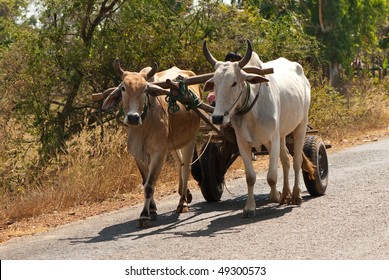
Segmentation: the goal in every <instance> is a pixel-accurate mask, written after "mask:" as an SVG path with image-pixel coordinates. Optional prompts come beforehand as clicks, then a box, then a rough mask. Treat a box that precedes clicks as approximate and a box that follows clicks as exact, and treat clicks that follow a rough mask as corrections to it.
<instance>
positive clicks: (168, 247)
mask: <svg viewBox="0 0 389 280" xmlns="http://www.w3.org/2000/svg"><path fill="white" fill-rule="evenodd" d="M329 164H330V167H329V170H330V181H329V186H328V188H327V192H326V195H324V196H322V197H318V198H312V197H310V196H309V194H308V193H307V192H306V190H305V186H304V185H302V189H303V190H304V192H303V199H304V201H303V203H302V204H301V205H300V206H289V205H283V206H279V205H277V204H274V203H270V202H269V201H268V198H267V197H268V196H267V194H268V192H269V187H268V186H267V184H266V179H265V178H266V174H265V173H264V172H260V173H259V174H258V177H257V182H256V185H255V193H256V194H257V195H256V200H257V215H256V217H255V218H249V219H243V218H241V213H242V209H243V207H244V203H245V199H246V186H245V179H244V178H240V179H237V180H234V181H229V182H227V188H228V190H225V192H224V194H223V197H222V201H221V202H220V203H205V202H204V200H203V198H202V196H201V193H200V192H199V191H197V190H195V191H193V197H194V199H193V202H192V203H191V206H190V212H189V213H186V214H181V215H180V216H178V215H176V214H175V213H174V210H175V208H176V205H177V203H178V195H177V194H175V195H172V196H170V197H165V198H163V199H162V200H160V201H157V206H158V210H159V211H158V212H159V219H158V220H157V221H155V222H154V224H153V227H151V228H148V229H137V228H136V227H135V224H136V219H137V217H138V215H139V213H140V211H141V208H142V206H141V205H137V206H135V207H130V208H126V209H121V210H118V211H115V212H112V213H107V214H103V215H100V216H96V217H92V218H88V219H86V220H83V221H79V222H74V223H71V224H68V225H65V226H61V227H59V228H56V229H54V230H51V231H48V232H45V233H40V234H36V235H34V236H27V237H20V238H14V239H12V240H10V241H8V242H6V243H4V244H1V245H0V259H3V260H4V259H138V260H142V259H154V260H155V259H164V260H170V259H189V260H198V259H205V260H210V259H263V260H274V259H276V260H290V259H297V260H305V259H316V260H322V259H326V260H328V259H335V260H336V259H374V260H377V259H386V260H387V259H389V139H388V138H384V139H381V140H378V141H377V142H372V143H368V144H364V145H361V146H356V147H352V148H349V149H346V150H343V151H339V152H332V153H329ZM281 173H282V172H279V174H280V176H279V177H280V179H279V183H278V188H279V189H281V186H282V181H281ZM292 182H293V181H292ZM301 182H302V184H303V180H302V178H301Z"/></svg>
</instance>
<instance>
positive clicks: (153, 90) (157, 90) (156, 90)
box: [146, 83, 170, 96]
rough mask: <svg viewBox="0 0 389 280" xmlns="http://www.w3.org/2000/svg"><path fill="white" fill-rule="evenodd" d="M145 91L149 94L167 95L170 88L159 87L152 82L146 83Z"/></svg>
mask: <svg viewBox="0 0 389 280" xmlns="http://www.w3.org/2000/svg"><path fill="white" fill-rule="evenodd" d="M146 93H148V94H150V95H151V96H158V95H167V94H169V93H170V90H168V89H164V88H161V87H160V86H157V85H154V84H152V83H147V89H146Z"/></svg>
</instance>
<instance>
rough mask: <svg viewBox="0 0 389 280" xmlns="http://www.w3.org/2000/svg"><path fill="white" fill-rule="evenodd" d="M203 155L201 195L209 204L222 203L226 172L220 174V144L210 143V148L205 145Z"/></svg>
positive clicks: (201, 161)
mask: <svg viewBox="0 0 389 280" xmlns="http://www.w3.org/2000/svg"><path fill="white" fill-rule="evenodd" d="M205 148H206V150H205V152H204V153H203V151H204V149H205ZM201 153H203V155H202V156H201V158H200V165H201V171H202V180H201V182H200V183H199V186H200V189H201V193H202V194H203V197H204V199H205V200H206V201H208V202H217V201H220V198H221V197H222V194H223V186H224V172H220V170H221V166H220V163H221V161H220V160H219V158H220V144H219V143H215V142H209V143H208V146H207V144H204V145H203V147H202V149H201Z"/></svg>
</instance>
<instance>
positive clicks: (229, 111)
mask: <svg viewBox="0 0 389 280" xmlns="http://www.w3.org/2000/svg"><path fill="white" fill-rule="evenodd" d="M246 86H247V99H246V102H245V104H247V102H248V100H249V98H250V86H249V83H246ZM243 92H244V91H243V90H242V91H241V92H240V94H239V96H238V97H237V98H236V100H235V102H234V103H233V104H232V106H231V107H230V109H229V110H227V111H226V112H225V113H224V115H223V116H224V117H226V116H228V115H229V114H230V113H231V111H232V109H233V108H234V107H235V105H236V103H237V102H238V101H239V99H240V97H241V96H242V94H243ZM239 111H240V110H239Z"/></svg>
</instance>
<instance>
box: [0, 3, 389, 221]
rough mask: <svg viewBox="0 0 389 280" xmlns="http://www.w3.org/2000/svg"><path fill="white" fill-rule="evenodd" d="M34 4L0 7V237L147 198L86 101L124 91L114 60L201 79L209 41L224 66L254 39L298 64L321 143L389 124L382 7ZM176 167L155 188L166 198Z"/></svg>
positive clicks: (114, 136)
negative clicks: (188, 72) (0, 232)
mask: <svg viewBox="0 0 389 280" xmlns="http://www.w3.org/2000/svg"><path fill="white" fill-rule="evenodd" d="M28 2H31V1H23V0H6V1H0V69H1V71H0V228H6V227H7V226H8V225H10V224H12V223H15V222H17V221H21V220H23V219H28V218H31V217H37V216H39V215H42V214H46V213H53V212H56V211H64V210H65V211H66V210H68V209H72V208H73V207H77V206H80V205H90V204H94V203H102V202H104V201H109V200H120V199H123V197H127V198H129V199H131V198H134V200H135V199H136V198H137V197H139V196H140V195H141V186H140V183H141V179H140V175H139V173H138V171H137V168H136V165H135V163H134V161H133V160H132V158H131V157H130V156H129V155H128V154H127V153H126V147H125V138H126V135H125V131H124V129H123V128H122V127H120V126H119V125H118V124H117V123H116V120H115V114H116V112H108V113H106V112H101V109H100V108H101V103H99V102H92V101H90V94H92V93H95V92H100V91H102V90H104V89H106V88H108V87H112V86H114V85H116V84H117V83H118V80H117V78H116V77H115V74H114V71H113V67H112V62H113V60H114V59H115V58H116V57H120V59H121V61H123V63H122V64H123V67H124V68H125V69H128V70H131V71H138V70H140V69H142V68H143V67H146V66H150V65H151V64H152V63H153V62H154V61H156V62H158V64H159V67H160V69H166V68H169V67H171V66H172V65H176V66H178V67H180V68H182V69H185V68H186V69H192V70H193V71H195V72H196V73H198V74H202V73H206V72H210V71H212V69H210V68H209V66H208V64H207V62H206V61H205V59H204V58H203V55H202V51H201V47H202V42H203V41H204V40H208V41H209V43H210V45H211V46H210V48H212V52H213V54H214V55H215V56H216V57H217V58H218V59H220V60H222V59H224V56H225V54H226V53H228V52H229V51H238V52H244V51H245V47H246V45H245V43H244V42H245V39H247V38H248V39H251V40H252V42H253V47H254V50H255V51H256V52H257V53H258V54H259V55H260V57H261V59H262V60H264V61H266V60H270V59H274V58H277V57H279V56H284V57H287V58H289V59H291V60H295V61H298V62H300V63H301V64H302V65H303V66H304V68H305V70H306V72H307V75H308V77H309V79H310V81H311V84H312V106H311V110H310V122H311V124H312V125H313V126H314V127H315V128H317V129H319V130H320V131H321V134H322V136H323V138H324V139H329V140H333V141H339V140H342V139H344V138H345V137H347V135H348V134H353V133H355V132H357V131H369V130H375V129H385V128H388V127H389V77H388V76H384V73H385V71H387V67H388V63H387V60H388V58H389V49H388V45H389V39H388V35H389V22H388V18H387V15H388V13H389V4H388V3H387V1H385V0H382V1H380V0H374V1H365V0H357V1H350V0H341V1H324V0H322V1H313V0H312V1H311V0H310V1H265V0H263V1H254V0H252V1H243V6H241V7H239V8H240V9H238V7H237V6H229V5H224V4H221V2H222V1H214V0H213V1H212V0H205V1H199V6H198V7H196V8H195V7H192V6H191V5H190V4H191V1H173V0H165V1H162V0H160V1H155V0H152V1H151V0H142V1H120V0H111V1H101V0H88V1H82V0H72V1H69V0H66V1H65V0H40V1H35V2H34V3H35V5H31V4H30V5H29V6H28V5H27V4H28ZM235 2H238V3H241V1H235ZM318 2H320V3H321V5H320V7H319V6H318ZM332 2H336V3H332ZM357 4H358V5H357ZM27 7H28V8H29V9H33V10H35V9H36V11H35V12H34V13H33V15H31V14H29V13H26V12H25V11H26V10H25V8H27ZM356 9H361V11H364V12H363V13H355V11H356ZM351 10H353V11H354V12H353V13H349V11H351ZM361 14H363V16H362V17H358V15H361ZM357 56H360V57H361V59H362V61H364V63H365V68H363V69H360V72H359V73H357V71H356V69H355V68H353V67H352V66H351V64H352V63H353V61H354V60H355V58H356V57H357ZM372 68H376V69H378V70H379V71H381V72H380V73H381V75H379V72H374V74H375V75H373V72H372V71H371V70H369V69H372ZM385 68H386V69H385ZM118 109H119V108H118ZM118 111H119V110H118ZM170 163H171V159H168V164H166V165H165V167H164V170H163V176H161V177H162V178H160V181H159V184H160V185H164V186H166V187H165V188H164V189H165V190H166V189H168V190H170V191H171V192H173V191H175V189H176V180H177V178H176V176H175V171H176V169H175V167H174V166H173V164H170ZM157 189H158V187H157Z"/></svg>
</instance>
